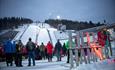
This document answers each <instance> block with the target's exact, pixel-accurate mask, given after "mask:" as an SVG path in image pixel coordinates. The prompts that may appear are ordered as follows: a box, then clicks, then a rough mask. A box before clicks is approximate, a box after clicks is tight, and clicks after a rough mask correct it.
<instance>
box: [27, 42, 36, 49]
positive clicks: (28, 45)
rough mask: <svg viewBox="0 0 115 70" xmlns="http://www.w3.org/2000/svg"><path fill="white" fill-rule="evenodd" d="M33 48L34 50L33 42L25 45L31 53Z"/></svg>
mask: <svg viewBox="0 0 115 70" xmlns="http://www.w3.org/2000/svg"><path fill="white" fill-rule="evenodd" d="M34 48H35V45H34V43H33V42H28V43H27V49H28V50H29V51H33V50H34Z"/></svg>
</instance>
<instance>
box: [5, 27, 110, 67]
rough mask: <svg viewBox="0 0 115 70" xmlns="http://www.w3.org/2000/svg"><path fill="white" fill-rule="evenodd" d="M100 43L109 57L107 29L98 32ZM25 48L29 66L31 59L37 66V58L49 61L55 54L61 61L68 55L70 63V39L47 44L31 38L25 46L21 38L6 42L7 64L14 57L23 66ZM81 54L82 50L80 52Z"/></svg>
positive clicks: (11, 62)
mask: <svg viewBox="0 0 115 70" xmlns="http://www.w3.org/2000/svg"><path fill="white" fill-rule="evenodd" d="M97 36H98V43H99V44H100V45H101V46H102V47H104V55H105V57H106V58H109V55H108V54H109V50H110V53H111V55H112V52H111V44H110V33H109V32H108V31H107V30H106V29H103V30H100V31H99V32H98V33H97ZM74 44H75V42H72V46H73V47H75V45H74ZM23 48H26V50H25V51H27V55H28V66H31V59H32V61H33V66H35V59H37V58H39V59H48V62H51V61H52V57H53V56H54V55H55V56H56V57H57V61H61V57H62V55H63V56H66V55H67V63H69V58H70V55H69V41H68V42H67V43H66V44H65V43H64V44H63V45H62V44H61V43H60V41H59V40H57V43H56V44H55V46H53V45H52V43H51V42H50V41H49V42H48V43H47V45H44V43H43V42H42V43H41V45H36V44H35V43H34V42H32V39H31V38H29V39H28V42H27V44H26V45H25V46H24V45H23V43H22V42H21V40H18V41H13V43H12V42H11V40H8V41H6V42H5V43H4V53H5V56H6V64H7V66H9V64H10V66H12V65H13V59H14V61H15V64H16V66H17V67H22V66H23V65H22V56H23V51H22V50H23ZM79 54H80V52H79Z"/></svg>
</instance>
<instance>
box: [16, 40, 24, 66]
mask: <svg viewBox="0 0 115 70" xmlns="http://www.w3.org/2000/svg"><path fill="white" fill-rule="evenodd" d="M22 49H23V43H22V42H21V40H19V41H18V43H17V44H16V60H15V63H16V66H17V67H22Z"/></svg>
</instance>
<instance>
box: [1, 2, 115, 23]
mask: <svg viewBox="0 0 115 70" xmlns="http://www.w3.org/2000/svg"><path fill="white" fill-rule="evenodd" d="M6 16H9V17H11V16H16V17H27V18H31V19H33V20H40V21H44V20H45V19H49V18H56V16H60V17H61V18H63V19H70V20H78V21H89V20H91V21H93V22H98V21H100V22H102V21H103V20H104V19H105V20H106V21H107V22H110V23H112V22H115V0H0V17H6Z"/></svg>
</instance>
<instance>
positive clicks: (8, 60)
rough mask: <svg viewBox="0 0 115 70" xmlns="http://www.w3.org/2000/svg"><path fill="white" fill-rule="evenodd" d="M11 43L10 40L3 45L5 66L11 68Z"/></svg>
mask: <svg viewBox="0 0 115 70" xmlns="http://www.w3.org/2000/svg"><path fill="white" fill-rule="evenodd" d="M12 51H13V49H12V43H11V40H7V41H6V42H5V44H4V52H5V56H6V64H7V66H9V64H10V66H12V62H13V57H12Z"/></svg>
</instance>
